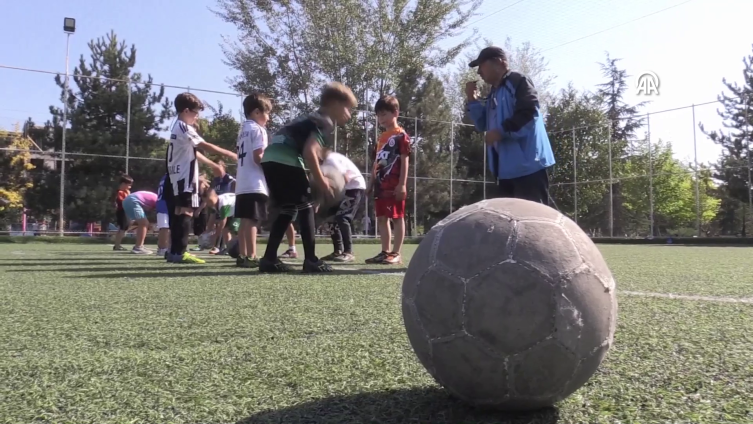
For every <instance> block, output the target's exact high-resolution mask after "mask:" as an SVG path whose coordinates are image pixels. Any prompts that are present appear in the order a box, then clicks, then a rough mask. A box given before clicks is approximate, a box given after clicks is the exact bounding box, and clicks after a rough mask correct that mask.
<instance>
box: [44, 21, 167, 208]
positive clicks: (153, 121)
mask: <svg viewBox="0 0 753 424" xmlns="http://www.w3.org/2000/svg"><path fill="white" fill-rule="evenodd" d="M89 49H90V51H91V52H90V56H89V58H88V60H87V59H86V58H85V57H84V56H83V55H82V56H81V58H80V59H79V64H78V66H76V67H75V68H74V70H73V74H74V77H73V78H72V81H71V83H70V84H69V91H68V119H69V127H68V129H67V131H66V151H67V152H70V153H71V154H70V155H68V156H67V159H66V164H65V166H66V176H65V207H66V210H65V215H66V218H67V219H69V220H75V221H81V222H96V221H100V220H107V219H108V218H110V215H111V214H112V212H113V211H112V202H111V201H110V199H111V197H112V194H113V190H114V189H115V187H116V185H117V180H118V178H119V176H120V174H121V173H123V172H125V159H120V158H108V157H101V156H87V155H111V156H124V155H125V154H126V143H127V138H126V134H127V132H129V134H130V138H129V139H130V143H129V155H130V156H135V157H155V156H156V157H161V156H162V155H164V143H165V141H164V140H163V139H162V138H160V137H159V135H158V131H160V130H161V129H163V125H164V124H165V121H166V120H167V119H169V117H171V116H172V111H171V109H170V107H171V101H170V100H169V99H167V98H165V96H164V88H162V87H160V89H159V90H157V91H156V92H155V91H154V90H153V87H152V77H151V76H147V77H146V78H144V77H143V76H142V74H141V73H138V72H134V71H133V68H134V67H135V65H136V47H135V46H134V45H131V46H130V47H128V46H127V45H126V43H125V41H119V40H118V37H117V36H116V35H115V33H114V32H111V33H109V34H107V35H106V36H104V37H101V38H98V39H96V40H92V41H90V42H89ZM129 80H130V81H131V84H127V83H125V82H124V81H129ZM55 82H56V83H57V85H58V86H59V87H60V89H61V90H64V87H65V82H64V78H63V77H61V76H59V75H58V76H56V78H55ZM129 90H130V98H131V106H130V115H129V114H128V97H129ZM61 99H65V93H63V94H61ZM50 111H51V113H52V126H53V127H54V145H55V149H56V150H60V149H61V147H62V146H61V144H62V143H61V140H62V137H61V135H62V126H61V125H62V117H63V110H62V108H60V107H57V106H51V107H50ZM127 127H129V129H130V131H127ZM128 173H129V174H130V175H131V176H132V177H133V178H134V180H135V183H134V190H140V189H149V190H156V185H157V182H158V179H159V176H160V175H161V174H162V173H164V164H163V163H161V162H160V161H155V160H131V161H130V163H129V169H128ZM43 178H44V180H46V182H47V183H51V182H53V181H58V182H59V178H60V177H59V167H57V168H56V169H55V170H54V171H51V172H47V173H46V175H45V176H44V177H43ZM57 190H58V185H57V184H54V183H53V184H48V185H46V187H45V188H44V190H43V191H42V192H38V193H36V194H35V195H36V197H37V199H38V200H40V201H42V202H43V203H42V204H43V205H44V206H46V209H48V210H54V209H57V204H56V203H57V202H56V201H55V200H56V199H57V198H58V196H59V193H58V191H57ZM44 206H43V207H44Z"/></svg>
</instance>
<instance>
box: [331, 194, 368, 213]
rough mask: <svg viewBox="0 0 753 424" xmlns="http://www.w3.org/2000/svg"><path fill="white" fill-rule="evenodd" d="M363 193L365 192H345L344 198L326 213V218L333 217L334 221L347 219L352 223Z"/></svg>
mask: <svg viewBox="0 0 753 424" xmlns="http://www.w3.org/2000/svg"><path fill="white" fill-rule="evenodd" d="M364 192H365V190H360V189H351V190H345V197H344V198H343V200H342V201H341V202H340V203H339V204H337V205H335V206H333V207H331V208H330V209H329V211H327V218H331V217H334V218H335V219H336V220H337V219H347V220H349V221H353V219H354V218H355V217H356V213H357V212H358V205H360V204H361V198H362V197H363V194H364Z"/></svg>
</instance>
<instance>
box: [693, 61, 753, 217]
mask: <svg viewBox="0 0 753 424" xmlns="http://www.w3.org/2000/svg"><path fill="white" fill-rule="evenodd" d="M722 82H723V83H724V85H725V87H726V88H727V90H728V91H729V93H726V92H723V93H722V94H720V95H719V96H718V97H717V98H718V100H719V102H720V103H721V104H722V106H723V108H724V109H723V110H718V111H717V114H718V115H719V116H720V117H721V118H722V119H723V127H724V129H720V130H716V131H708V130H706V129H705V127H704V125H703V124H702V123H701V124H699V127H700V129H701V131H703V133H705V134H706V135H707V136H708V137H709V138H710V139H711V140H712V141H713V142H714V143H716V144H718V145H719V146H721V147H722V149H723V151H722V156H721V158H719V161H718V162H717V164H716V173H715V175H714V177H715V178H718V179H719V180H721V181H722V183H723V184H722V187H724V189H725V190H726V191H727V193H728V195H729V196H730V197H731V198H733V199H737V200H739V201H740V202H744V203H748V201H749V196H750V195H751V190H752V189H753V187H751V186H750V184H749V175H750V174H749V172H750V164H751V161H752V160H753V159H752V157H751V155H753V153H751V148H753V146H751V141H752V140H753V55H749V56H747V57H744V58H743V82H742V85H738V84H737V83H736V82H735V83H733V82H728V81H727V79H726V78H725V79H723V80H722ZM749 212H750V211H749Z"/></svg>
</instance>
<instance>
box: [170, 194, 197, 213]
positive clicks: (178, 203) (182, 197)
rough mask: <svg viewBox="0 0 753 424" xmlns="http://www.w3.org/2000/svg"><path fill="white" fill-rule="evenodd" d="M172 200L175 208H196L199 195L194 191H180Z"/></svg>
mask: <svg viewBox="0 0 753 424" xmlns="http://www.w3.org/2000/svg"><path fill="white" fill-rule="evenodd" d="M173 202H174V204H175V207H177V208H191V209H196V208H198V207H199V195H198V194H196V193H180V194H178V195H177V196H174V197H173Z"/></svg>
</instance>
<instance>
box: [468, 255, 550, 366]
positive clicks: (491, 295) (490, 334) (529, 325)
mask: <svg viewBox="0 0 753 424" xmlns="http://www.w3.org/2000/svg"><path fill="white" fill-rule="evenodd" d="M554 308H555V304H554V288H553V287H552V285H551V284H549V282H548V281H546V280H545V279H544V278H543V277H542V276H541V274H539V273H538V272H537V271H535V270H529V269H526V268H524V267H522V266H520V265H519V264H514V263H504V264H501V265H498V266H496V267H494V268H491V269H489V270H487V271H486V272H484V273H483V274H481V275H479V276H478V277H476V278H474V279H472V280H470V281H469V282H468V283H467V288H466V304H465V319H466V322H465V328H466V331H467V332H468V333H469V334H471V335H473V336H476V337H478V338H480V339H482V340H483V341H484V342H486V343H488V344H489V345H490V346H491V347H492V348H493V349H494V350H495V351H497V352H500V353H504V354H513V353H516V352H520V351H522V350H525V349H528V348H529V347H531V346H533V345H535V344H536V343H538V342H540V341H541V340H543V339H544V338H545V337H547V336H548V335H550V334H551V333H552V332H553V330H554Z"/></svg>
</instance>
